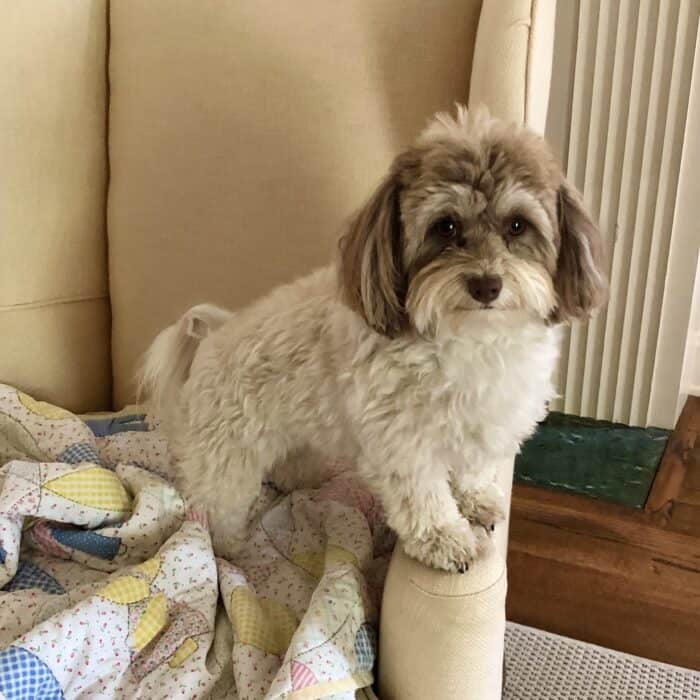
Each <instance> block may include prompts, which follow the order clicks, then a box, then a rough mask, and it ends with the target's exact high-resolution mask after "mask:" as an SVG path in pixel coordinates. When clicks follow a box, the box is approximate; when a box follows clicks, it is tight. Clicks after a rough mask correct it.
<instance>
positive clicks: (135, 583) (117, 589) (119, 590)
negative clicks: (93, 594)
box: [97, 576, 151, 605]
mask: <svg viewBox="0 0 700 700" xmlns="http://www.w3.org/2000/svg"><path fill="white" fill-rule="evenodd" d="M150 592H151V588H150V586H149V585H148V583H146V581H144V580H143V579H142V578H136V576H120V577H119V578H116V579H114V581H112V582H110V583H108V584H107V585H106V586H105V587H104V588H103V589H102V590H100V591H97V595H99V596H101V597H102V598H106V599H107V600H111V601H112V602H113V603H120V604H121V605H128V604H129V603H138V602H139V600H143V599H144V598H148V596H149V594H150Z"/></svg>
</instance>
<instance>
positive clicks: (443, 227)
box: [430, 216, 462, 238]
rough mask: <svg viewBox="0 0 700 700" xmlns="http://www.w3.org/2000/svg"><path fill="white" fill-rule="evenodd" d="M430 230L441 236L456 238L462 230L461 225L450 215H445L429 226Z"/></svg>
mask: <svg viewBox="0 0 700 700" xmlns="http://www.w3.org/2000/svg"><path fill="white" fill-rule="evenodd" d="M430 232H431V233H434V234H436V235H437V236H440V237H442V238H456V237H457V236H459V234H460V233H461V232H462V226H461V224H460V223H459V222H458V221H457V220H456V219H453V218H452V217H451V216H445V217H444V218H442V219H439V220H438V221H436V222H435V223H434V224H433V225H432V226H431V227H430Z"/></svg>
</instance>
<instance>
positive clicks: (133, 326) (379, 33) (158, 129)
mask: <svg viewBox="0 0 700 700" xmlns="http://www.w3.org/2000/svg"><path fill="white" fill-rule="evenodd" d="M479 8H480V2H479V1H478V0H443V1H442V2H440V3H437V4H435V3H426V2H424V0H390V1H389V0H386V1H384V2H376V0H346V1H345V2H328V0H306V1H305V2H304V3H302V4H301V5H300V4H299V3H293V2H279V1H278V0H235V1H234V0H179V1H178V2H173V1H172V0H149V2H143V1H142V0H119V2H113V3H112V4H111V49H110V87H111V101H110V164H111V183H110V194H109V226H108V228H109V249H110V285H111V296H112V308H113V314H114V317H113V318H114V321H113V358H114V376H115V404H116V405H117V406H119V405H121V404H123V403H124V402H125V401H128V400H129V399H131V398H132V396H133V392H132V387H131V384H130V380H131V377H132V375H133V372H134V367H135V363H136V360H137V357H138V356H139V355H140V353H141V352H142V351H143V350H144V349H145V347H146V345H147V344H148V343H149V342H150V341H151V340H152V339H153V337H154V335H155V333H156V332H157V331H158V330H159V329H160V328H162V327H163V326H165V325H166V324H168V323H170V322H172V321H173V320H174V319H175V317H176V316H177V315H179V314H180V313H182V312H183V311H184V310H185V309H186V308H187V307H188V306H190V305H191V304H193V303H196V302H201V301H214V302H218V303H221V304H224V305H226V306H229V307H236V306H239V305H242V304H244V303H246V302H248V301H250V300H251V299H252V298H253V297H255V296H257V295H260V294H262V293H263V292H265V291H266V290H267V289H269V288H270V287H272V286H273V285H275V284H276V283H279V282H282V281H285V280H289V279H291V278H293V277H294V276H296V275H298V274H300V273H304V272H306V271H308V270H310V269H312V268H313V267H315V266H317V265H319V264H321V263H323V262H325V261H326V260H328V258H329V256H330V254H331V251H332V248H333V242H334V240H335V238H336V236H337V234H338V232H339V229H340V227H341V224H342V222H343V220H344V219H345V218H346V217H347V215H348V214H349V212H350V211H351V210H352V209H354V208H355V207H357V206H358V205H359V204H360V203H361V201H362V200H363V198H364V197H365V196H366V195H367V194H368V192H369V190H370V188H371V187H372V186H373V185H374V184H375V183H376V182H377V180H378V178H379V177H380V175H381V174H382V173H383V172H384V170H385V169H386V167H387V166H388V164H389V162H390V160H391V158H392V157H393V156H394V155H395V154H396V153H397V152H398V150H399V149H400V148H401V147H402V146H404V145H405V144H407V143H408V142H410V141H411V140H412V139H413V137H414V136H415V135H416V132H417V131H418V130H420V128H421V127H422V126H423V124H424V123H425V121H426V119H427V117H428V116H429V115H430V114H431V113H432V112H434V111H435V110H437V109H447V108H449V107H450V106H451V105H452V103H453V102H454V101H455V100H462V101H464V100H466V96H467V90H468V83H469V75H470V67H471V54H472V47H473V45H474V35H475V31H476V23H477V19H478V14H479Z"/></svg>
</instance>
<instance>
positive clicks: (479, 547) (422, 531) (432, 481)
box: [360, 461, 489, 572]
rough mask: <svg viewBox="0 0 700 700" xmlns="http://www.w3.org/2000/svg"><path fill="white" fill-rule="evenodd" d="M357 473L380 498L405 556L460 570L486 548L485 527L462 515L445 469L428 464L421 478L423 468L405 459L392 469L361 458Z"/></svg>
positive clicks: (465, 568) (446, 569) (467, 565)
mask: <svg viewBox="0 0 700 700" xmlns="http://www.w3.org/2000/svg"><path fill="white" fill-rule="evenodd" d="M360 471H361V473H362V474H363V476H364V477H365V478H366V479H367V481H368V482H369V484H370V485H371V486H372V487H373V489H374V490H375V492H376V493H377V495H378V496H379V497H380V499H381V501H382V505H383V506H384V510H385V513H386V517H387V522H388V524H389V526H390V527H391V528H392V529H393V530H394V531H395V532H396V534H397V535H398V536H399V538H400V539H401V540H402V543H403V547H404V550H405V551H406V553H407V554H408V555H409V556H412V557H414V558H415V559H418V560H419V561H421V562H423V563H424V564H426V565H428V566H431V567H433V568H437V569H444V570H445V571H453V572H457V571H458V572H464V571H466V570H467V569H468V568H469V564H470V562H472V561H473V560H474V559H475V558H476V557H477V556H478V555H479V553H480V552H481V551H483V549H484V548H485V547H487V546H488V541H489V537H488V534H487V533H486V532H485V530H484V529H483V528H482V527H478V526H477V527H475V526H473V525H472V524H471V523H470V522H469V521H468V520H466V519H465V518H464V517H462V515H461V514H460V512H459V509H458V507H457V503H456V502H455V499H454V497H453V495H452V491H451V489H450V484H449V480H448V478H449V473H448V470H447V468H444V469H437V468H436V466H435V464H432V465H431V468H430V470H429V474H424V475H423V476H422V477H421V476H420V474H421V470H420V469H416V470H414V469H411V467H410V465H408V464H407V463H406V462H405V461H402V462H397V463H396V465H395V468H392V466H391V465H384V466H383V467H375V468H373V467H372V466H370V465H369V464H367V463H366V462H365V463H361V466H360ZM436 471H439V472H441V473H440V474H439V475H438V474H436Z"/></svg>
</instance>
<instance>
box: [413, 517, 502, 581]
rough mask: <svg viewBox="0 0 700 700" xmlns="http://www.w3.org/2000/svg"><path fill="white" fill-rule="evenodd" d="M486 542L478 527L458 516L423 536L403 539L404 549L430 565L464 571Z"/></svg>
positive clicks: (457, 571) (483, 533)
mask: <svg viewBox="0 0 700 700" xmlns="http://www.w3.org/2000/svg"><path fill="white" fill-rule="evenodd" d="M488 546H489V539H488V537H487V535H486V533H485V531H484V530H483V529H482V528H480V527H473V526H472V524H471V523H469V522H468V521H467V520H464V519H460V520H455V521H453V522H450V523H447V524H446V525H442V526H440V527H438V528H435V529H433V530H431V531H430V532H429V533H427V534H426V535H425V536H423V537H420V538H414V539H409V540H406V541H404V551H405V552H406V554H408V556H410V557H413V558H414V559H417V560H418V561H420V562H422V563H423V564H425V565H426V566H430V567H432V568H433V569H443V570H444V571H451V572H453V573H464V572H465V571H467V570H468V569H469V565H470V564H471V563H472V562H473V561H474V559H476V557H477V556H479V554H481V553H482V552H483V551H484V549H485V548H486V547H488Z"/></svg>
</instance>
